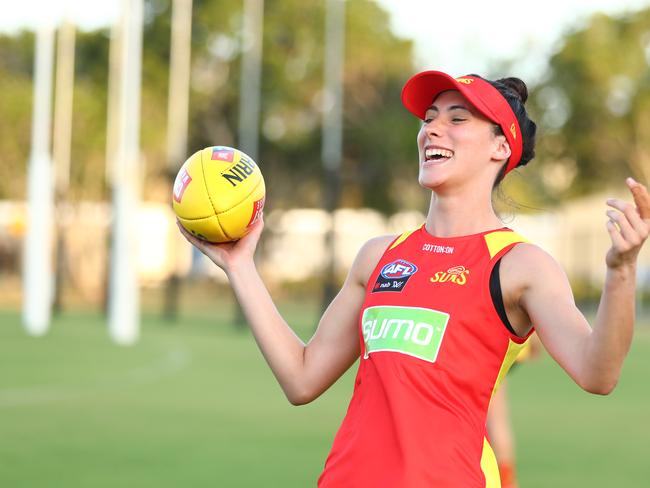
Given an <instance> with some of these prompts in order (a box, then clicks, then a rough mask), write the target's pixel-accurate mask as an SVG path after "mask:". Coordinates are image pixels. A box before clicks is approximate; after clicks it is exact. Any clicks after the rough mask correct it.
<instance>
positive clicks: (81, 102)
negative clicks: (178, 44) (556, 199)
mask: <svg viewBox="0 0 650 488" xmlns="http://www.w3.org/2000/svg"><path fill="white" fill-rule="evenodd" d="M242 3H243V2H242V1H241V0H195V1H194V10H193V28H192V49H193V53H192V76H191V97H190V128H189V130H190V134H189V151H190V152H193V151H195V150H198V149H200V148H202V147H204V146H208V145H214V144H224V145H237V142H238V141H237V140H236V132H237V131H236V128H237V116H238V105H239V93H238V89H239V86H240V85H239V76H240V69H239V64H240V57H241V56H240V55H241V47H242V42H243V40H242V39H241V36H240V28H241V23H242V19H241V15H242ZM145 9H146V10H145V30H144V44H143V72H142V133H141V134H142V136H141V144H142V149H143V156H144V158H143V159H144V166H145V169H144V173H143V177H144V190H145V198H160V199H163V200H164V199H167V198H168V195H169V188H168V186H169V183H168V181H167V180H166V178H165V131H166V113H165V112H166V107H167V104H166V97H167V83H168V80H167V76H168V62H169V49H170V15H171V12H170V1H169V0H148V1H147V2H146V7H145ZM346 15H347V25H346V34H345V35H346V59H345V95H344V97H345V99H344V103H345V113H344V119H345V127H344V131H345V132H344V157H345V161H344V163H343V167H342V174H343V181H344V188H343V195H342V204H343V205H347V206H373V207H376V208H379V209H382V210H384V211H390V210H394V209H395V208H398V207H403V206H406V205H410V204H411V203H412V202H413V199H414V198H415V199H416V200H417V198H418V197H417V196H415V197H414V196H413V195H412V194H411V193H407V192H405V191H403V190H402V187H403V185H404V184H406V182H408V184H409V185H412V184H413V182H414V181H415V178H416V175H417V164H416V162H415V158H416V154H417V152H416V146H415V134H416V131H417V121H415V120H413V118H412V117H410V116H409V115H408V113H407V112H406V111H405V110H404V109H403V108H402V107H401V104H400V98H399V97H400V90H401V86H402V84H403V82H404V80H405V79H406V78H407V77H408V76H409V75H410V74H411V72H412V64H411V42H410V41H405V40H401V39H398V38H396V37H395V36H394V35H393V34H392V33H391V31H390V28H389V17H388V14H387V13H386V12H384V11H383V10H381V8H380V7H379V6H378V5H377V4H376V3H375V2H374V1H372V0H349V1H347V2H346ZM109 34H110V33H109V31H108V29H104V30H99V31H94V32H81V33H79V34H78V37H77V47H76V55H77V60H76V63H75V71H76V73H75V92H74V102H73V103H74V117H73V141H72V162H71V173H72V174H71V198H72V199H94V200H98V199H102V198H104V193H105V192H104V189H105V144H106V101H107V84H108V48H109ZM323 40H324V2H303V1H301V0H282V1H279V2H266V4H265V12H264V43H263V50H264V51H263V52H264V61H263V62H264V64H263V72H262V114H261V119H262V120H261V127H260V130H261V140H260V156H259V159H260V161H259V163H260V165H261V167H262V169H263V171H264V173H265V175H266V176H267V180H268V192H269V200H268V201H269V204H270V206H272V207H273V208H278V207H283V206H284V207H288V206H301V205H305V206H320V204H321V201H322V192H321V181H322V179H323V171H322V164H321V161H320V137H321V132H320V124H321V113H320V107H321V97H322V85H323V72H322V69H323ZM32 56H33V35H32V34H31V33H27V32H24V33H20V34H18V35H15V36H11V37H10V36H2V37H0V109H1V110H2V113H3V115H4V117H3V119H2V120H0V133H1V134H2V138H1V139H0V162H1V163H2V164H1V165H0V167H1V168H2V169H1V170H0V171H2V174H1V175H2V176H4V177H3V178H0V198H22V197H23V195H24V188H25V187H24V184H22V182H24V169H23V170H21V171H16V168H24V167H25V162H26V161H27V157H28V152H29V134H30V131H29V128H30V126H31V112H30V110H31V79H30V77H31V71H32V69H33V68H32V64H33V61H32ZM181 163H182V161H179V167H180V164H181ZM10 171H11V173H9V172H10ZM411 188H412V187H411ZM421 201H424V198H422V200H421Z"/></svg>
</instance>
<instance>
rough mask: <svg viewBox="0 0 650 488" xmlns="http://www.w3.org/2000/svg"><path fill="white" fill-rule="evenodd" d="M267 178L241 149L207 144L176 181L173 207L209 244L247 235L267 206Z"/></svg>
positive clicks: (183, 167)
mask: <svg viewBox="0 0 650 488" xmlns="http://www.w3.org/2000/svg"><path fill="white" fill-rule="evenodd" d="M265 191H266V190H265V186H264V178H263V177H262V173H261V171H260V169H259V168H258V166H257V164H255V161H253V159H252V158H251V157H249V156H247V155H246V154H244V153H243V152H241V151H240V150H238V149H234V148H232V147H227V146H214V147H206V148H205V149H201V150H200V151H197V152H195V153H194V154H192V156H190V157H189V158H188V159H187V161H185V163H183V166H182V167H181V169H180V170H179V172H178V175H177V176H176V181H175V182H174V191H173V198H172V206H173V208H174V212H175V213H176V216H177V217H178V220H179V222H180V223H181V225H182V226H183V227H185V228H186V229H187V230H188V231H189V232H190V233H192V234H193V235H195V236H196V237H199V238H201V239H203V240H206V241H209V242H229V241H236V240H237V239H240V238H242V237H243V236H245V235H246V234H247V233H248V232H249V230H250V229H251V226H252V225H253V224H254V223H255V222H256V221H257V219H258V218H259V216H260V214H261V212H262V209H263V208H264V196H265Z"/></svg>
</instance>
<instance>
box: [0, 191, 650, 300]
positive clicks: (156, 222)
mask: <svg viewBox="0 0 650 488" xmlns="http://www.w3.org/2000/svg"><path fill="white" fill-rule="evenodd" d="M605 198H606V197H605V196H603V195H599V196H592V197H588V198H584V199H581V200H576V201H574V202H572V203H571V204H570V205H566V206H564V207H563V208H562V209H561V210H558V211H557V212H548V213H540V214H535V215H525V214H519V215H516V216H515V217H514V218H512V219H509V220H507V222H506V225H507V226H508V227H511V228H513V229H514V230H516V231H517V232H519V233H520V234H522V235H524V236H525V237H526V238H528V239H529V240H530V241H531V242H533V243H535V244H537V245H539V246H540V247H542V248H543V249H545V250H546V251H548V252H549V253H550V254H551V255H552V256H554V257H555V258H556V259H557V260H558V261H559V262H560V264H561V265H562V266H563V267H564V269H565V270H566V272H567V274H568V275H569V277H570V278H572V279H574V280H580V282H581V283H589V284H591V285H593V286H596V287H599V286H600V285H601V284H602V281H603V280H604V276H605V271H606V270H605V261H604V260H605V253H606V252H607V249H608V248H609V245H610V241H609V235H608V233H607V230H606V228H605V222H606V220H607V218H606V215H605ZM25 215H26V210H25V204H24V202H6V201H5V202H0V242H1V244H2V245H0V252H2V253H4V254H7V256H4V257H3V256H0V258H2V259H0V264H2V262H5V263H6V262H7V260H8V259H19V256H15V258H12V257H11V253H19V252H20V249H21V241H22V239H23V238H24V221H25ZM62 216H63V217H62V218H63V219H64V222H62V224H63V228H64V229H65V232H66V233H67V239H66V245H67V247H68V252H67V256H68V258H67V259H68V262H67V263H66V268H67V272H68V274H69V282H70V284H71V286H73V287H74V288H75V289H76V290H78V291H79V293H80V294H81V296H82V297H85V298H86V299H87V300H89V301H96V300H98V299H100V298H101V297H102V293H103V290H104V286H105V280H106V266H107V263H106V259H107V244H108V241H107V238H108V228H109V223H110V209H109V207H108V205H107V204H102V203H89V202H86V203H82V204H78V205H75V206H69V207H68V209H67V210H66V211H65V212H63V213H62ZM135 222H136V227H137V239H136V243H137V272H138V276H139V280H140V283H141V285H143V286H159V285H162V283H163V282H164V281H165V280H166V279H167V278H168V277H169V275H170V274H171V273H172V272H173V270H174V266H176V264H175V263H176V261H175V259H172V257H173V256H175V257H176V258H180V259H179V263H180V264H179V271H180V272H181V274H182V275H185V276H187V275H190V274H194V275H202V276H209V277H212V278H213V279H216V280H218V281H223V282H225V280H226V278H225V275H224V274H223V273H222V272H221V271H220V270H219V269H218V268H217V267H216V266H214V265H213V264H212V263H211V262H210V261H209V260H208V259H207V258H205V257H203V256H201V255H200V254H197V253H196V252H193V250H192V247H191V246H190V245H189V244H188V243H187V242H186V241H185V239H184V238H183V237H182V235H181V234H180V232H178V229H177V227H176V220H175V216H174V214H173V212H172V210H171V208H170V206H169V205H166V204H162V203H152V202H145V203H143V204H142V205H141V206H140V209H139V211H138V212H137V216H136V219H135ZM423 222H424V214H422V213H420V212H403V213H398V214H395V215H392V216H390V217H386V216H384V215H382V214H380V213H379V212H377V211H375V210H370V209H358V210H352V209H341V210H338V211H336V212H335V213H334V218H333V222H330V219H329V217H328V214H327V213H326V212H325V211H322V210H319V209H292V210H286V211H277V210H276V211H272V212H270V213H269V214H268V215H267V216H266V219H265V230H264V234H263V240H262V242H261V245H260V252H259V254H258V265H259V267H260V270H261V272H262V274H263V275H264V277H265V279H266V280H267V281H268V282H269V283H270V284H271V283H273V284H279V283H282V282H300V281H304V280H308V279H313V278H318V277H319V276H321V274H322V272H323V271H324V269H325V266H326V265H327V260H326V257H327V256H326V247H325V234H326V232H327V230H328V228H329V226H330V225H332V223H333V225H334V226H335V236H336V246H335V250H336V270H337V273H338V274H339V275H341V276H343V275H345V273H346V272H347V270H348V269H349V267H350V265H351V264H352V261H353V260H354V257H355V256H356V254H357V252H358V250H359V248H360V246H361V245H362V244H363V243H364V242H365V241H367V240H368V239H370V238H372V237H375V236H378V235H382V234H398V233H401V232H403V231H405V230H409V229H414V228H417V227H419V226H420V225H421V224H422V223H423ZM0 271H1V270H0ZM9 271H10V270H9ZM639 275H640V282H639V283H640V285H642V286H644V287H649V286H650V282H649V280H648V278H650V247H649V246H646V247H645V248H644V249H643V250H642V252H641V255H640V257H639ZM2 286H3V285H2V280H0V297H1V296H2V294H1V288H2ZM0 300H1V299H0Z"/></svg>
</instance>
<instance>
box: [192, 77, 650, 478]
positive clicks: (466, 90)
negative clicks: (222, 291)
mask: <svg viewBox="0 0 650 488" xmlns="http://www.w3.org/2000/svg"><path fill="white" fill-rule="evenodd" d="M526 98H527V91H526V87H525V84H524V83H523V82H522V81H521V80H519V79H517V78H505V79H502V80H499V81H494V82H492V81H488V80H485V79H483V78H481V77H479V76H476V75H467V76H463V77H460V78H453V77H451V76H449V75H447V74H445V73H442V72H439V71H427V72H423V73H419V74H417V75H415V76H414V77H412V78H411V79H410V80H408V81H407V82H406V84H405V86H404V89H403V91H402V101H403V103H404V106H405V107H406V108H407V109H408V110H409V111H411V112H412V113H413V114H415V115H416V116H417V117H418V118H420V119H422V120H423V124H422V126H421V128H420V130H419V132H418V135H417V145H418V151H419V160H418V165H419V170H420V172H419V182H420V185H421V186H423V187H424V188H426V189H427V190H429V191H430V193H431V201H430V204H429V211H428V214H427V217H426V221H425V222H424V223H423V225H421V226H420V227H419V228H417V229H413V230H407V231H405V232H403V233H402V234H401V235H392V236H382V237H377V238H375V239H371V240H370V241H368V242H367V243H366V244H365V245H364V246H363V247H362V248H361V250H360V251H359V253H358V255H357V258H356V259H355V261H354V263H353V265H352V267H351V269H350V272H349V274H348V277H347V279H346V281H345V283H344V284H343V288H342V289H341V291H340V292H339V294H338V295H337V296H336V298H335V299H334V300H333V301H332V303H331V304H330V306H329V307H328V308H327V310H326V311H325V313H324V315H323V317H322V318H321V320H320V323H319V325H318V328H317V330H316V333H315V334H314V336H313V337H312V339H311V340H310V341H309V342H308V343H307V344H305V343H303V342H302V341H301V340H300V339H299V338H298V337H297V336H296V335H295V334H294V333H293V331H292V330H291V328H289V326H288V325H287V324H286V322H285V321H284V319H283V318H282V317H281V316H280V314H279V313H278V311H277V309H276V307H275V305H274V303H273V301H272V299H271V297H270V295H269V293H268V291H267V290H266V287H265V286H264V284H263V282H262V280H261V278H260V276H259V274H258V272H257V269H256V267H255V262H254V260H253V255H254V252H255V248H256V245H257V242H258V240H259V237H260V234H261V232H262V228H263V221H262V220H260V221H259V222H258V223H257V224H256V225H255V226H254V228H253V229H252V231H251V233H250V234H248V235H247V236H245V237H244V238H242V239H241V240H239V241H237V242H235V243H227V244H209V243H206V242H204V241H200V240H198V239H196V238H195V237H194V236H192V235H190V234H189V233H187V232H185V231H183V229H181V232H183V234H184V235H185V237H186V238H187V239H188V241H190V242H191V243H192V244H193V245H194V246H196V247H197V248H198V249H200V250H201V251H202V252H203V253H205V254H206V255H207V256H208V257H209V258H210V259H211V260H212V261H213V262H214V263H215V264H217V265H218V266H219V267H221V268H222V269H223V270H224V271H225V272H226V274H227V275H228V278H229V279H230V283H231V284H232V287H233V289H234V291H235V294H236V296H237V299H238V300H239V302H240V304H241V305H242V310H243V311H244V313H245V315H246V318H247V320H248V322H249V324H250V326H251V329H252V331H253V334H254V336H255V340H256V341H257V343H258V345H259V347H260V349H261V351H262V354H263V355H264V357H265V359H266V361H267V362H268V364H269V366H270V367H271V369H272V371H273V373H274V374H275V376H276V378H277V380H278V382H279V383H280V385H281V387H282V388H283V390H284V392H285V394H286V396H287V398H288V399H289V401H290V402H291V403H292V404H294V405H302V404H305V403H309V402H311V401H312V400H314V399H316V398H317V397H318V396H320V395H321V394H322V393H323V392H324V391H325V390H327V389H328V388H329V387H330V386H331V385H332V384H333V383H334V382H335V381H337V380H338V378H339V377H340V376H341V375H342V374H343V373H344V372H345V371H346V370H347V369H348V368H349V367H350V366H351V365H352V364H353V363H354V362H355V361H356V360H357V359H359V358H360V360H359V369H358V372H357V377H356V381H355V386H354V393H353V396H352V399H351V401H350V405H349V407H348V411H347V414H346V416H345V418H344V420H343V422H342V424H341V427H340V429H339V431H338V433H337V435H336V437H335V439H334V443H333V446H332V449H331V452H330V454H329V456H328V458H327V461H326V463H325V468H324V470H323V472H322V474H321V476H320V478H319V481H318V485H319V487H321V488H340V487H342V486H345V487H353V488H365V487H368V486H372V487H376V488H384V487H385V488H389V487H390V488H394V487H425V486H426V487H429V486H431V487H437V488H451V487H458V486H462V487H467V488H498V487H499V486H500V479H499V472H498V468H497V463H496V460H495V457H494V453H493V452H492V449H491V447H490V444H489V442H488V440H487V436H486V426H485V424H486V414H487V411H488V407H489V405H490V401H491V399H492V398H493V395H494V392H495V391H496V390H497V388H498V386H499V384H500V382H501V380H502V379H503V377H504V376H505V374H506V373H507V371H508V369H509V368H510V366H511V365H512V364H513V362H514V360H515V359H516V357H517V355H518V353H519V352H520V351H521V350H522V349H523V348H524V346H525V345H526V343H527V341H528V340H529V337H530V336H531V334H532V333H533V331H534V330H535V331H537V333H538V336H539V338H540V340H541V342H542V343H543V345H544V346H545V347H546V349H547V350H548V351H549V353H550V355H551V356H552V357H553V358H554V359H555V360H556V361H557V362H558V363H559V364H560V365H561V366H562V368H564V370H565V371H567V373H568V374H569V376H570V377H571V378H572V379H573V380H574V381H575V382H576V383H577V384H578V385H579V386H580V387H582V388H583V389H585V390H586V391H589V392H592V393H597V394H607V393H609V392H610V391H612V389H613V388H614V386H615V385H616V382H617V380H618V377H619V374H620V370H621V366H622V363H623V360H624V358H625V356H626V354H627V351H628V348H629V346H630V342H631V338H632V330H633V325H634V289H635V282H634V279H635V272H636V260H637V255H638V253H639V250H640V249H641V246H642V244H643V242H644V241H645V240H646V238H647V236H648V232H649V226H650V215H647V214H646V213H650V212H646V206H647V205H648V204H649V203H650V195H648V193H647V191H646V189H645V187H643V186H642V185H640V184H639V183H637V182H635V181H634V180H632V179H629V180H628V182H627V183H628V187H629V188H630V190H631V191H632V193H633V199H634V201H635V202H636V208H635V206H634V205H632V204H630V203H626V202H624V201H621V200H614V199H611V200H608V201H607V204H608V205H609V206H610V207H611V210H610V211H609V212H608V215H609V218H610V221H609V222H608V224H607V228H608V231H609V233H610V237H611V241H612V246H611V248H610V250H609V252H608V253H607V256H606V259H605V262H606V265H607V279H606V282H605V287H604V291H603V294H602V299H601V307H600V309H599V311H598V314H597V316H596V318H595V320H594V327H593V329H592V328H591V327H590V325H589V324H588V323H587V321H586V319H585V317H584V316H583V315H582V314H581V312H580V311H579V310H578V309H577V307H576V306H575V303H574V300H573V294H572V291H571V288H570V287H569V284H568V281H567V278H566V276H565V274H564V272H563V271H562V270H561V268H560V267H559V266H558V264H557V263H556V262H555V260H554V259H553V258H552V257H551V256H549V255H548V254H546V253H545V252H544V251H542V250H541V249H540V248H539V247H537V246H535V245H533V244H531V243H529V242H527V240H526V239H525V238H524V237H522V236H520V235H519V234H517V233H515V232H514V231H512V230H511V229H508V228H506V227H504V225H503V223H502V222H501V221H500V219H499V218H498V216H497V214H496V212H495V211H494V209H493V207H492V201H491V195H492V190H493V187H494V185H495V182H498V181H500V180H501V179H502V178H503V177H504V176H505V175H506V174H508V173H509V172H510V171H512V170H513V169H514V168H516V167H520V166H523V165H524V164H526V163H527V162H528V161H530V160H531V159H532V158H533V156H534V153H535V152H534V145H535V129H536V126H535V123H534V122H532V121H531V120H530V119H529V118H528V115H527V114H526V110H525V108H524V102H525V101H526Z"/></svg>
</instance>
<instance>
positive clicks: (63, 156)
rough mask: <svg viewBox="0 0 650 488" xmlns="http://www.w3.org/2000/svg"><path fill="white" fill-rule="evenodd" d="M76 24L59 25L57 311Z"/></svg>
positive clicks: (55, 144)
mask: <svg viewBox="0 0 650 488" xmlns="http://www.w3.org/2000/svg"><path fill="white" fill-rule="evenodd" d="M74 50H75V27H74V25H73V24H72V23H71V22H64V23H63V24H61V26H60V27H59V37H58V48H57V60H56V88H55V93H56V96H55V97H54V140H53V143H52V152H53V155H54V168H55V199H56V203H57V219H56V221H57V233H56V265H55V268H56V269H55V271H56V280H55V287H54V303H53V305H54V312H55V313H57V312H59V311H60V310H61V307H62V293H63V290H62V287H63V283H64V282H65V279H64V275H65V272H66V260H67V254H66V250H65V246H66V240H65V232H64V229H63V225H62V222H63V214H64V210H65V208H64V206H65V204H66V194H67V192H68V187H69V183H70V146H71V139H72V94H73V87H74V56H75V53H74Z"/></svg>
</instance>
